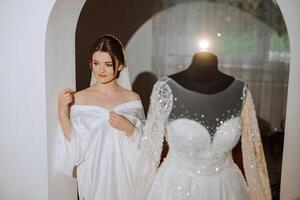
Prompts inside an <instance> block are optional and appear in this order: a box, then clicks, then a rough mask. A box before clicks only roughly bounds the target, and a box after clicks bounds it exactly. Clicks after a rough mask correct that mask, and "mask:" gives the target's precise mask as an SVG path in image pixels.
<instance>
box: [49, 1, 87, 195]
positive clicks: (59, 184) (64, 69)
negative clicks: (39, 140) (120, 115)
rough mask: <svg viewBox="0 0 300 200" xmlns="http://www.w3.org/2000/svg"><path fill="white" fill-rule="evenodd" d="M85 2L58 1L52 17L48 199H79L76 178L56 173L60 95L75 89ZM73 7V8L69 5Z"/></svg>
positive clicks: (50, 32) (50, 31)
mask: <svg viewBox="0 0 300 200" xmlns="http://www.w3.org/2000/svg"><path fill="white" fill-rule="evenodd" d="M84 3H85V0H64V1H56V3H55V5H54V7H53V9H52V12H51V14H50V17H49V22H48V28H47V37H46V102H47V105H46V108H47V141H48V148H47V150H48V180H49V181H48V184H49V187H48V189H49V191H48V194H49V196H48V197H49V200H58V199H64V200H73V199H77V198H76V186H77V182H76V180H75V179H73V178H70V177H67V176H62V174H59V175H58V174H57V173H56V171H55V165H54V163H55V147H56V139H57V135H58V126H59V122H58V117H57V94H58V93H59V92H60V91H61V90H63V89H64V88H73V89H75V30H76V25H77V21H78V17H79V14H80V11H81V9H82V7H83V5H84ZM70 5H72V6H70Z"/></svg>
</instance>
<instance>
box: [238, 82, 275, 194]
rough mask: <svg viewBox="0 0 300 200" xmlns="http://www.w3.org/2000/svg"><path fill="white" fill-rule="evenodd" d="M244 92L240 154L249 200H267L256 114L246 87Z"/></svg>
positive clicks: (266, 177) (268, 191) (264, 169)
mask: <svg viewBox="0 0 300 200" xmlns="http://www.w3.org/2000/svg"><path fill="white" fill-rule="evenodd" d="M244 91H245V93H244V94H245V95H244V96H246V97H245V98H244V104H243V109H242V153H243V165H244V169H245V175H246V180H247V185H248V192H249V197H250V199H251V200H269V199H272V197H271V191H270V185H269V178H268V171H267V166H266V161H265V156H264V151H263V146H262V142H261V137H260V132H259V129H258V123H257V118H256V112H255V108H254V104H253V99H252V96H251V93H250V91H249V90H248V89H247V88H246V87H245V90H244Z"/></svg>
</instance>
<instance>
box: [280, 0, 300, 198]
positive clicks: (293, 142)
mask: <svg viewBox="0 0 300 200" xmlns="http://www.w3.org/2000/svg"><path fill="white" fill-rule="evenodd" d="M278 3H279V6H280V8H281V12H282V14H283V17H284V19H285V23H286V25H287V29H288V34H289V39H290V48H291V60H290V74H289V85H288V99H287V115H286V126H285V127H286V128H285V138H284V150H283V158H282V175H281V199H282V200H290V199H293V200H295V199H300V190H299V188H300V173H299V169H300V157H299V152H300V134H299V128H300V127H299V126H300V124H299V119H300V103H299V99H300V93H299V90H300V79H299V74H300V68H299V66H300V57H299V55H300V48H299V46H300V38H299V35H300V26H299V20H298V19H299V17H300V13H299V9H300V1H298V0H290V1H284V0H278Z"/></svg>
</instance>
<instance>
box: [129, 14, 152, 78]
mask: <svg viewBox="0 0 300 200" xmlns="http://www.w3.org/2000/svg"><path fill="white" fill-rule="evenodd" d="M125 59H126V60H127V62H128V70H129V76H130V80H131V83H133V81H134V80H135V79H136V77H137V75H138V74H139V73H141V72H151V70H152V19H150V20H148V21H147V22H145V24H143V25H142V27H140V28H139V29H138V30H137V31H136V32H135V33H134V35H133V37H131V38H130V40H129V41H128V43H127V45H126V47H125Z"/></svg>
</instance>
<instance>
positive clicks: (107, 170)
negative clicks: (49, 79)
mask: <svg viewBox="0 0 300 200" xmlns="http://www.w3.org/2000/svg"><path fill="white" fill-rule="evenodd" d="M89 63H90V69H91V70H92V81H91V86H90V87H88V88H86V89H84V90H82V91H79V92H76V93H75V92H74V91H73V90H72V89H70V88H67V89H64V90H63V91H62V92H60V93H59V95H58V116H59V122H60V125H61V128H62V133H61V134H60V136H59V144H58V151H57V155H58V162H57V165H58V169H59V170H60V171H62V172H63V173H65V174H67V175H69V176H71V175H72V170H73V167H74V166H77V179H78V192H79V198H80V199H81V200H83V199H84V200H95V199H103V200H104V199H109V200H119V199H125V200H126V199H129V198H128V195H129V191H130V190H131V186H132V178H133V175H134V171H135V169H134V163H135V159H136V155H135V154H136V150H137V148H138V143H139V140H140V137H141V135H140V131H139V128H140V127H141V126H142V124H143V120H144V111H143V107H142V104H141V101H140V98H139V96H138V95H137V94H136V93H134V92H133V91H131V87H130V82H129V76H128V70H127V68H126V66H125V59H124V48H123V45H122V44H121V42H120V41H119V40H118V39H117V38H115V37H113V36H112V35H104V36H101V37H100V38H98V39H97V40H96V41H95V43H94V44H93V45H92V47H91V50H90V62H89Z"/></svg>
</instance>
